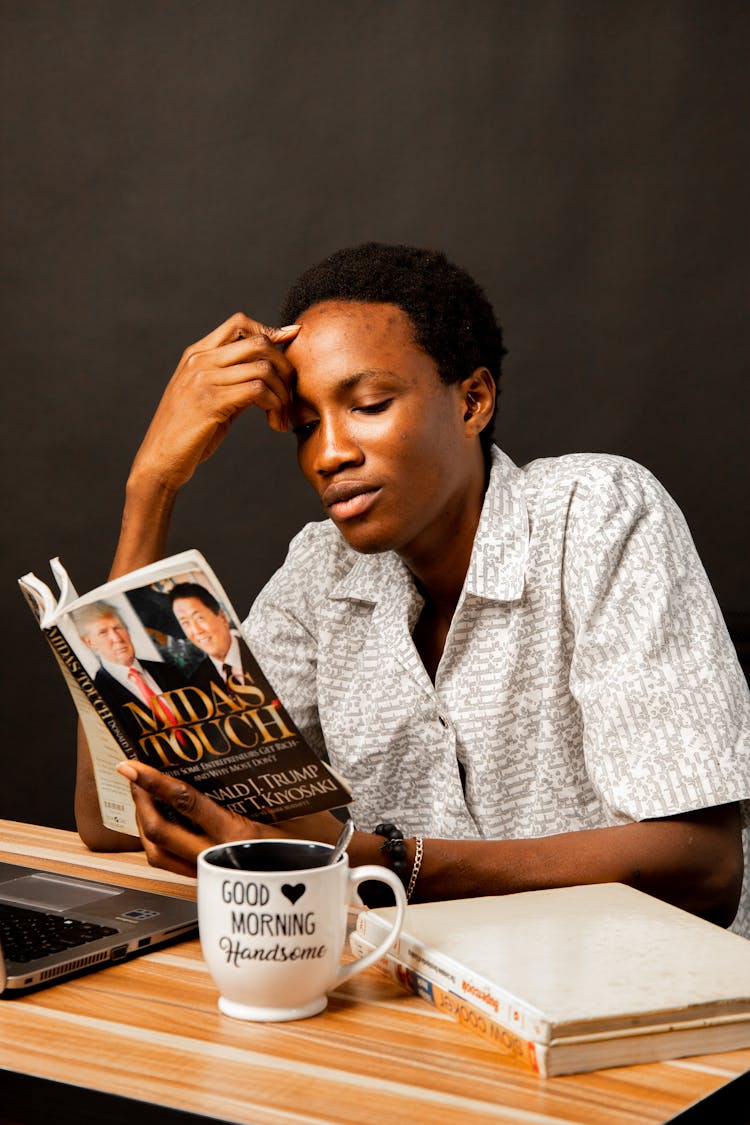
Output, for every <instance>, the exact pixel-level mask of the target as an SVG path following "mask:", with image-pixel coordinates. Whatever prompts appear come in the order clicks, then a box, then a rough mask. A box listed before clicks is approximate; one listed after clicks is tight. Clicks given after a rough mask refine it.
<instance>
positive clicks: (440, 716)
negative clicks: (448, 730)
mask: <svg viewBox="0 0 750 1125" xmlns="http://www.w3.org/2000/svg"><path fill="white" fill-rule="evenodd" d="M438 718H439V719H440V725H441V726H444V727H447V726H448V724H447V722H446V721H445V719H444V718H443V716H442V715H438Z"/></svg>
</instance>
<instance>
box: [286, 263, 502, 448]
mask: <svg viewBox="0 0 750 1125" xmlns="http://www.w3.org/2000/svg"><path fill="white" fill-rule="evenodd" d="M322 301H368V302H374V303H385V304H390V305H397V306H398V308H400V309H401V310H402V311H403V312H405V313H406V315H407V316H408V317H409V319H410V320H411V322H412V324H413V326H414V339H415V343H416V344H417V345H418V347H420V348H422V349H423V351H425V352H426V353H427V354H428V355H429V356H431V358H432V359H433V360H434V361H435V363H436V365H437V369H438V373H439V375H440V378H441V379H442V381H443V382H444V383H460V382H461V381H462V380H463V379H465V378H466V377H467V376H468V375H471V373H472V371H476V369H477V368H478V367H486V368H487V369H488V371H489V372H490V374H491V375H492V378H493V380H494V382H495V387H496V388H497V394H498V395H499V393H500V377H501V373H502V361H503V356H504V355H505V354H506V351H505V348H504V347H503V333H502V329H501V327H500V325H499V323H498V321H497V318H496V316H495V313H494V310H493V308H492V305H491V304H490V302H489V301H488V300H487V297H486V295H485V293H484V291H483V290H482V289H481V288H480V286H479V285H478V284H477V282H476V281H474V279H473V278H472V277H470V276H469V274H468V273H467V272H466V271H465V270H463V269H461V267H460V266H456V265H454V264H453V263H452V262H449V261H448V259H447V258H446V256H445V254H443V253H442V252H441V251H439V250H423V249H420V248H419V247H417V246H390V245H387V244H385V243H382V242H365V243H363V244H362V245H361V246H349V247H347V248H345V249H343V250H337V251H336V252H335V253H334V254H331V255H329V257H327V258H324V260H323V261H322V262H319V263H318V265H315V266H312V267H311V268H310V269H308V270H306V271H305V272H304V273H303V274H302V276H301V277H300V278H298V280H297V281H295V283H294V284H293V285H292V287H291V289H290V290H289V292H288V293H287V295H286V299H285V301H284V304H283V306H282V310H281V320H280V323H281V324H293V323H294V322H295V321H296V319H297V317H298V316H299V315H300V314H301V313H303V312H304V311H305V309H309V308H311V307H312V306H313V305H318V304H320V303H321V302H322ZM495 410H497V398H496V400H495ZM494 421H495V416H494V414H493V416H492V418H491V420H490V422H489V424H488V425H487V426H486V427H485V429H484V430H483V431H482V433H481V435H480V440H481V442H482V448H483V449H484V451H485V453H487V452H488V450H489V446H490V444H491V443H492V432H493V427H494Z"/></svg>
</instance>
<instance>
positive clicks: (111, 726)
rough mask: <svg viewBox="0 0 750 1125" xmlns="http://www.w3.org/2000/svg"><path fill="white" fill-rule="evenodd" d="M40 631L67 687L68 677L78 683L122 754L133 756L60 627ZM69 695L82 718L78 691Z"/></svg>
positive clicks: (49, 627)
mask: <svg viewBox="0 0 750 1125" xmlns="http://www.w3.org/2000/svg"><path fill="white" fill-rule="evenodd" d="M42 631H43V632H44V634H45V636H46V637H47V640H48V641H49V644H50V647H51V649H52V651H53V652H54V654H55V656H56V657H57V661H58V664H59V665H60V667H61V669H62V671H63V675H64V676H65V681H66V683H67V684H68V688H70V687H71V684H70V681H69V678H68V677H70V678H71V679H72V680H73V681H74V682H75V683H76V684H77V685H78V687H79V688H80V690H81V692H83V695H84V697H85V699H86V701H87V702H88V703H90V704H91V708H92V709H93V711H94V712H95V714H96V716H97V718H99V719H101V721H102V722H103V723H104V725H105V726H106V727H107V729H108V731H109V732H110V734H111V735H112V737H113V738H114V739H115V741H116V742H117V745H118V746H119V747H120V749H121V750H122V752H123V754H125V755H126V756H127V757H128V758H135V757H136V754H135V750H134V749H133V747H132V746H131V744H130V742H129V740H128V738H127V737H126V735H125V734H123V732H122V730H121V729H120V727H119V726H118V724H117V720H116V719H115V717H114V715H113V714H112V712H111V711H110V709H109V707H108V706H107V704H106V703H105V702H104V700H103V699H102V697H101V695H100V694H99V692H98V691H97V689H96V687H95V686H94V681H93V680H92V679H91V677H90V676H89V674H88V672H87V671H86V669H85V668H84V667H83V665H82V664H81V662H80V661H79V659H78V657H77V656H76V654H75V653H74V652H73V649H72V648H71V647H70V645H69V644H68V642H67V640H66V639H65V637H64V636H63V634H62V633H61V631H60V629H59V628H58V627H57V625H50V626H48V627H47V628H46V629H44V630H42ZM71 695H72V696H73V701H74V703H75V705H76V707H77V709H78V711H79V713H80V714H81V717H82V718H83V714H82V713H81V705H80V699H81V697H80V695H79V694H78V692H73V691H71Z"/></svg>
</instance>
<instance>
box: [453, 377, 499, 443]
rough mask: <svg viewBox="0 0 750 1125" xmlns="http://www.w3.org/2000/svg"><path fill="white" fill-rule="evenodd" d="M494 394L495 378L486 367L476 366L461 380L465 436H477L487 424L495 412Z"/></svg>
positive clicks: (495, 391) (495, 390)
mask: <svg viewBox="0 0 750 1125" xmlns="http://www.w3.org/2000/svg"><path fill="white" fill-rule="evenodd" d="M496 394H497V388H496V386H495V380H494V379H493V378H492V375H491V374H490V372H489V370H488V369H487V368H486V367H477V369H476V370H475V371H472V373H471V375H469V376H467V378H466V379H464V380H463V381H462V382H461V400H462V403H463V411H464V416H463V417H464V432H465V433H466V436H467V437H477V436H478V435H479V434H481V432H482V430H483V429H484V428H485V426H487V425H489V423H490V421H491V419H492V416H493V414H494V412H495V397H496Z"/></svg>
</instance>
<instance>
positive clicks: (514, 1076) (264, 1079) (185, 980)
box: [0, 821, 750, 1125]
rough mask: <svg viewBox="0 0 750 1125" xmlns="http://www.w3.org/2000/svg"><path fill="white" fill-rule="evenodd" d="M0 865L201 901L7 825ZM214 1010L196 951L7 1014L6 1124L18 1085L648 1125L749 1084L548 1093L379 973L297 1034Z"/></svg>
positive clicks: (494, 1119)
mask: <svg viewBox="0 0 750 1125" xmlns="http://www.w3.org/2000/svg"><path fill="white" fill-rule="evenodd" d="M0 858H2V859H6V860H10V861H11V862H16V863H19V862H20V863H24V862H28V863H29V864H32V865H33V864H36V863H39V864H40V865H41V866H44V867H47V868H50V869H53V870H57V871H70V872H72V873H74V874H78V875H92V873H96V877H98V878H102V879H109V880H110V881H115V882H121V883H128V884H131V885H132V884H135V885H142V886H148V887H150V888H152V889H154V890H162V891H170V892H172V893H176V894H178V895H181V896H183V897H190V898H193V897H194V894H195V887H194V883H193V881H192V880H189V879H185V878H183V877H181V876H178V875H171V874H169V873H167V872H156V871H153V870H152V869H150V868H149V867H148V865H147V864H146V862H145V860H144V857H143V856H142V855H140V854H107V855H92V854H91V853H90V852H89V851H87V849H86V848H85V847H84V846H83V845H82V844H81V842H80V840H79V838H78V836H77V835H75V833H72V832H61V831H58V830H55V829H50V828H41V827H36V826H32V825H23V824H17V823H14V822H10V821H0ZM216 999H217V992H216V989H215V987H214V985H213V983H212V981H211V979H210V977H209V975H208V973H207V971H206V968H205V966H204V964H203V961H202V959H201V953H200V947H199V944H198V942H197V940H193V941H187V942H183V943H181V944H178V945H174V946H171V947H169V948H166V949H163V950H157V951H154V952H152V953H149V954H147V955H145V956H142V957H139V958H137V959H135V960H133V961H129V962H125V963H123V964H120V965H116V966H113V967H110V968H107V969H104V970H102V971H98V972H94V973H91V974H89V975H87V976H83V977H79V978H78V979H76V980H71V981H67V982H65V983H60V984H57V985H54V986H52V987H48V988H46V989H43V990H41V991H39V992H35V993H32V994H29V995H27V996H24V997H21V998H17V999H12V1000H0V1068H2V1070H0V1119H1V1120H3V1121H6V1120H8V1117H6V1116H3V1115H2V1089H3V1086H2V1083H3V1072H5V1074H4V1077H5V1080H6V1081H7V1082H8V1083H9V1084H10V1082H11V1074H10V1073H8V1072H18V1074H21V1075H30V1076H39V1077H41V1078H46V1079H53V1080H57V1081H59V1082H63V1083H69V1084H73V1086H74V1087H82V1088H85V1089H87V1090H90V1091H104V1092H108V1093H109V1094H119V1095H126V1096H128V1097H134V1098H138V1099H140V1100H142V1101H143V1102H147V1103H155V1104H156V1105H157V1106H169V1107H174V1108H175V1109H181V1110H186V1111H191V1113H192V1114H203V1115H206V1116H208V1117H213V1118H218V1119H220V1120H224V1121H232V1122H247V1123H252V1125H286V1123H289V1125H323V1123H333V1122H335V1123H341V1125H380V1123H381V1122H382V1123H383V1125H423V1123H424V1125H469V1123H471V1125H485V1123H486V1125H490V1123H493V1125H499V1123H507V1125H553V1123H558V1125H562V1123H565V1125H572V1123H575V1125H584V1123H585V1125H594V1123H596V1125H599V1123H602V1122H606V1123H607V1125H643V1123H644V1122H665V1121H667V1120H668V1119H670V1118H671V1117H673V1116H674V1115H676V1114H678V1113H679V1112H680V1111H681V1110H683V1109H685V1107H687V1106H689V1105H690V1104H691V1103H693V1102H695V1101H697V1100H698V1099H701V1098H703V1097H705V1096H706V1095H708V1094H710V1093H711V1092H712V1091H714V1090H716V1089H718V1088H719V1087H721V1086H723V1085H724V1084H726V1083H727V1082H729V1081H730V1080H731V1079H733V1078H735V1077H736V1076H737V1075H740V1074H742V1073H743V1072H745V1071H747V1070H748V1069H750V1050H745V1051H734V1052H731V1053H727V1054H721V1055H710V1056H704V1057H701V1058H691V1059H680V1060H675V1061H673V1062H666V1063H655V1064H651V1065H647V1066H633V1067H623V1068H618V1069H611V1070H602V1071H597V1072H595V1073H592V1074H583V1075H572V1076H567V1077H564V1078H552V1079H547V1080H545V1079H540V1078H538V1077H536V1076H534V1075H532V1074H530V1073H528V1072H526V1071H523V1070H519V1069H516V1068H515V1067H513V1066H511V1065H509V1064H508V1063H505V1062H504V1061H502V1059H500V1058H498V1057H497V1056H496V1055H495V1054H493V1052H492V1050H491V1049H490V1048H488V1047H485V1046H484V1044H483V1043H482V1041H481V1040H480V1039H478V1038H476V1039H475V1038H474V1037H473V1036H472V1035H470V1034H468V1033H467V1032H465V1031H463V1030H461V1029H460V1028H458V1027H457V1026H455V1025H454V1024H453V1023H452V1022H451V1021H450V1020H449V1019H447V1018H446V1017H444V1016H442V1015H440V1014H438V1013H436V1012H435V1011H434V1010H433V1009H431V1008H430V1007H428V1006H427V1005H426V1004H424V1003H423V1002H422V1001H420V1000H418V999H417V998H416V997H411V996H407V995H406V994H405V993H402V992H401V990H400V989H399V988H398V987H397V986H396V985H394V984H392V983H391V982H389V981H387V980H386V979H385V978H382V977H380V976H379V975H378V974H377V973H376V972H375V971H372V970H370V971H367V972H365V973H363V974H362V976H360V977H359V978H355V980H354V981H351V982H350V983H349V984H347V985H345V986H344V987H343V988H342V989H341V991H340V992H336V993H334V994H333V995H332V996H331V998H330V1002H329V1007H328V1009H327V1011H326V1012H324V1013H323V1014H321V1015H320V1016H316V1017H315V1018H313V1019H310V1020H302V1021H299V1022H295V1023H285V1024H245V1023H241V1022H238V1021H235V1020H232V1019H229V1018H227V1017H225V1016H222V1015H221V1014H220V1013H219V1011H218V1009H217V1006H216ZM13 1081H18V1079H16V1078H15V1077H13ZM28 1081H29V1082H31V1079H29V1080H28ZM66 1089H67V1087H66ZM89 1096H90V1097H92V1098H93V1097H95V1095H93V1094H92V1095H89ZM143 1111H144V1113H145V1111H146V1107H145V1106H144V1107H143ZM51 1119H52V1120H54V1119H55V1116H54V1113H53V1114H52V1116H51ZM170 1119H171V1118H170ZM713 1119H714V1120H715V1121H716V1122H720V1121H721V1122H722V1125H723V1123H724V1122H725V1121H727V1120H728V1118H726V1117H722V1116H714V1118H713ZM132 1120H133V1122H134V1125H139V1116H138V1112H137V1108H136V1112H135V1113H134V1114H133V1117H132ZM707 1120H709V1121H710V1120H711V1116H709V1117H708V1118H707ZM732 1120H733V1121H739V1120H740V1118H736V1117H733V1118H732Z"/></svg>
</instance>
